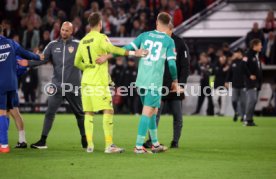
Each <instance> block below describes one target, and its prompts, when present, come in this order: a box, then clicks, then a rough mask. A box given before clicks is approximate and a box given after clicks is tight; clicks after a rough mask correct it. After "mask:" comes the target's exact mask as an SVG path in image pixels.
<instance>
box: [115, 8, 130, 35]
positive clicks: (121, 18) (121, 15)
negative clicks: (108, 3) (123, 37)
mask: <svg viewBox="0 0 276 179" xmlns="http://www.w3.org/2000/svg"><path fill="white" fill-rule="evenodd" d="M126 22H127V15H126V13H125V10H124V9H123V8H119V9H118V17H117V18H113V21H112V23H113V25H114V26H116V31H117V32H119V29H120V28H121V25H124V24H125V23H126Z"/></svg>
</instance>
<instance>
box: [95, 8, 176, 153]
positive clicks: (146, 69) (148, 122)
mask: <svg viewBox="0 0 276 179" xmlns="http://www.w3.org/2000/svg"><path fill="white" fill-rule="evenodd" d="M170 21H171V17H170V15H169V14H167V13H164V12H162V13H159V15H158V17H157V21H156V26H157V27H156V30H154V31H149V32H144V33H142V34H140V35H139V36H138V37H137V38H136V39H135V40H134V41H133V42H132V43H130V44H129V45H127V46H125V47H124V48H125V49H127V50H138V49H146V50H147V53H146V54H147V55H146V56H145V57H143V58H141V59H140V60H139V66H138V75H137V79H136V86H137V87H138V94H139V95H140V98H141V101H142V104H143V111H142V116H141V118H140V122H139V127H138V135H137V140H136V147H135V149H134V152H135V153H137V154H142V153H150V152H149V151H147V150H146V149H145V148H144V147H143V143H144V140H145V137H146V134H147V132H148V130H149V132H150V136H151V138H152V144H153V146H152V149H151V151H152V152H153V153H158V152H163V151H166V150H167V147H166V146H163V145H160V143H159V142H158V137H157V126H156V114H157V111H158V108H159V107H160V103H161V88H162V83H163V74H164V66H165V61H166V60H168V65H169V70H170V73H171V77H172V79H173V83H172V89H169V90H172V91H178V90H179V87H178V82H177V69H176V63H175V60H176V54H175V45H174V41H173V39H171V38H170V37H169V36H168V35H167V34H166V31H167V30H168V28H169V23H170ZM107 58H110V55H109V56H108V55H106V56H102V57H101V58H99V59H98V60H97V63H100V64H101V63H105V61H106V59H107Z"/></svg>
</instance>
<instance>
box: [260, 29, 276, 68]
mask: <svg viewBox="0 0 276 179" xmlns="http://www.w3.org/2000/svg"><path fill="white" fill-rule="evenodd" d="M275 40H276V38H275V35H274V32H269V34H268V38H267V39H266V40H265V42H264V45H263V52H264V55H265V58H266V64H270V63H271V59H272V55H273V53H275V52H273V47H274V46H273V45H274V44H275V43H276V41H275Z"/></svg>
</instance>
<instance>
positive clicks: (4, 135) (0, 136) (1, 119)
mask: <svg viewBox="0 0 276 179" xmlns="http://www.w3.org/2000/svg"><path fill="white" fill-rule="evenodd" d="M8 128H9V119H8V118H7V116H0V143H1V144H2V145H8Z"/></svg>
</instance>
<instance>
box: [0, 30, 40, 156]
mask: <svg viewBox="0 0 276 179" xmlns="http://www.w3.org/2000/svg"><path fill="white" fill-rule="evenodd" d="M2 34H3V28H2V26H0V153H8V152H9V151H10V148H9V145H8V127H9V119H8V116H7V110H9V109H13V107H14V102H15V101H16V100H15V98H16V97H17V93H16V90H17V86H18V84H17V83H18V82H17V60H16V55H19V56H21V57H23V58H26V59H29V60H43V59H44V56H43V55H36V54H34V53H31V52H29V51H26V50H24V49H23V48H22V47H21V46H20V45H19V44H18V43H16V42H14V41H13V40H11V39H8V38H6V37H4V36H2Z"/></svg>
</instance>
